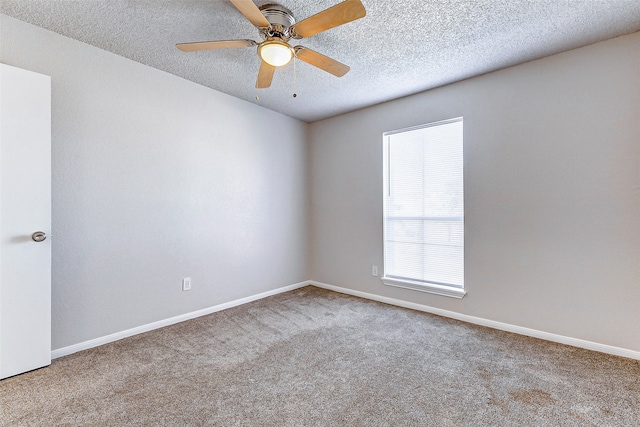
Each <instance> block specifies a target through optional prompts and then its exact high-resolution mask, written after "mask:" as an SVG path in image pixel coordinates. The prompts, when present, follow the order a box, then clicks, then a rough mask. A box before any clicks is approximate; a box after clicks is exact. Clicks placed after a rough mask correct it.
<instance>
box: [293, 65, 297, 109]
mask: <svg viewBox="0 0 640 427" xmlns="http://www.w3.org/2000/svg"><path fill="white" fill-rule="evenodd" d="M296 62H297V61H296V57H295V55H294V56H293V97H294V98H295V97H296V96H298V94H297V93H296V88H297V85H298V79H297V73H296V71H297V68H296Z"/></svg>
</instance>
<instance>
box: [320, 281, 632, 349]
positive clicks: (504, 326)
mask: <svg viewBox="0 0 640 427" xmlns="http://www.w3.org/2000/svg"><path fill="white" fill-rule="evenodd" d="M309 284H310V285H313V286H317V287H318V288H323V289H328V290H331V291H335V292H340V293H343V294H347V295H353V296H356V297H360V298H365V299H370V300H373V301H378V302H383V303H386V304H391V305H397V306H399V307H404V308H410V309H412V310H417V311H424V312H426V313H431V314H437V315H438V316H444V317H450V318H452V319H456V320H462V321H463V322H468V323H474V324H476V325H481V326H487V327H489V328H493V329H499V330H501V331H506V332H513V333H516V334H520V335H526V336H529V337H533V338H540V339H543V340H547V341H552V342H557V343H560V344H566V345H570V346H573V347H579V348H584V349H587V350H593V351H598V352H601V353H607V354H612V355H614V356H621V357H627V358H629V359H636V360H640V352H638V351H634V350H629V349H626V348H621V347H614V346H610V345H606V344H600V343H596V342H591V341H585V340H581V339H578V338H571V337H566V336H564V335H557V334H552V333H549V332H543V331H538V330H536V329H530V328H524V327H522V326H516V325H510V324H508V323H502V322H496V321H495V320H488V319H483V318H481V317H474V316H469V315H466V314H461V313H456V312H455V311H449V310H442V309H440V308H435V307H430V306H427V305H422V304H416V303H413V302H408V301H403V300H399V299H395V298H387V297H383V296H380V295H375V294H370V293H367V292H360V291H354V290H353V289H348V288H341V287H339V286H333V285H328V284H326V283H320V282H314V281H309Z"/></svg>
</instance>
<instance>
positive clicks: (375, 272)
mask: <svg viewBox="0 0 640 427" xmlns="http://www.w3.org/2000/svg"><path fill="white" fill-rule="evenodd" d="M371 275H372V276H376V277H378V266H377V265H374V266H372V267H371Z"/></svg>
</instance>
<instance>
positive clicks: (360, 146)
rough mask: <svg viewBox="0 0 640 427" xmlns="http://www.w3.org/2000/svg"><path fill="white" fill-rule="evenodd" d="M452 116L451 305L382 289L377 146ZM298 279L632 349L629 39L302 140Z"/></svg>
mask: <svg viewBox="0 0 640 427" xmlns="http://www.w3.org/2000/svg"><path fill="white" fill-rule="evenodd" d="M457 116H464V132H465V133H464V138H465V144H464V146H465V215H466V252H465V254H466V262H465V281H466V289H467V291H468V294H467V296H466V297H465V298H464V299H462V300H456V299H452V298H448V297H443V296H437V295H432V294H426V293H421V292H416V291H411V290H406V289H399V288H391V287H386V286H384V285H383V284H382V283H381V282H380V280H379V279H377V278H374V277H372V276H371V266H372V265H378V266H382V264H383V251H382V133H383V132H385V131H389V130H394V129H400V128H404V127H409V126H414V125H419V124H423V123H429V122H433V121H437V120H443V119H448V118H452V117H457ZM310 159H311V165H310V175H311V190H312V197H311V218H312V221H311V228H312V234H311V260H312V261H311V262H312V265H311V276H312V279H314V280H316V281H319V282H323V283H327V284H330V285H334V286H341V287H345V288H349V289H353V290H356V291H362V292H368V293H372V294H377V295H381V296H385V297H390V298H396V299H400V300H405V301H410V302H414V303H419V304H424V305H428V306H432V307H436V308H440V309H445V310H450V311H454V312H458V313H462V314H467V315H471V316H477V317H480V318H484V319H489V320H494V321H499V322H504V323H508V324H512V325H516V326H522V327H528V328H532V329H536V330H540V331H545V332H550V333H554V334H559V335H564V336H568V337H573V338H579V339H584V340H588V341H593V342H597V343H601V344H607V345H612V346H618V347H622V348H627V349H631V350H636V351H638V350H640V334H639V333H638V326H639V325H640V310H638V303H639V302H640V33H636V34H632V35H629V36H625V37H621V38H617V39H613V40H609V41H606V42H603V43H599V44H596V45H592V46H588V47H585V48H582V49H578V50H573V51H570V52H567V53H563V54H559V55H555V56H552V57H548V58H544V59H541V60H538V61H534V62H530V63H527V64H524V65H520V66H516V67H512V68H509V69H505V70H501V71H498V72H494V73H491V74H487V75H484V76H480V77H477V78H473V79H470V80H466V81H463V82H459V83H455V84H452V85H449V86H446V87H442V88H439V89H436V90H432V91H428V92H425V93H422V94H419V95H415V96H411V97H407V98H403V99H400V100H396V101H393V102H389V103H386V104H382V105H379V106H375V107H371V108H367V109H365V110H361V111H357V112H354V113H350V114H346V115H342V116H338V117H335V118H332V119H328V120H325V121H321V122H316V123H313V124H312V125H311V131H310Z"/></svg>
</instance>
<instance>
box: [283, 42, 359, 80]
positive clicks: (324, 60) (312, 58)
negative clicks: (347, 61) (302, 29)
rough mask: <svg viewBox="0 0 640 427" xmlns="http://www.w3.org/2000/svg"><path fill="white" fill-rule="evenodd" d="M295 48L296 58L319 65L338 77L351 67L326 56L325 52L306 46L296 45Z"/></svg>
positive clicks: (315, 65)
mask: <svg viewBox="0 0 640 427" xmlns="http://www.w3.org/2000/svg"><path fill="white" fill-rule="evenodd" d="M294 49H295V51H296V58H298V59H299V60H301V61H304V62H306V63H307V64H311V65H313V66H314V67H318V68H320V69H321V70H324V71H326V72H327V73H331V74H333V75H334V76H336V77H342V76H344V75H345V74H347V73H348V72H349V70H350V69H351V68H349V66H348V65H344V64H343V63H342V62H338V61H336V60H335V59H332V58H329V57H328V56H324V55H323V54H321V53H318V52H316V51H315V50H311V49H309V48H306V47H304V46H296V47H295V48H294Z"/></svg>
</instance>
